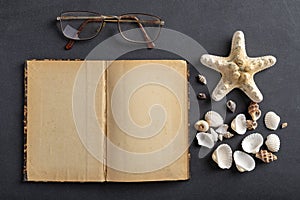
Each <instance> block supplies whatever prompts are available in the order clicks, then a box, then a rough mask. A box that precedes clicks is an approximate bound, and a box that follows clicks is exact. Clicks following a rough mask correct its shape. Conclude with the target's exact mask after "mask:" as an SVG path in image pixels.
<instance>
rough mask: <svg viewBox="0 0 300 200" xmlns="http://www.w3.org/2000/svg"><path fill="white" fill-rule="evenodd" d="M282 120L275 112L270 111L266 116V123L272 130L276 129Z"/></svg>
mask: <svg viewBox="0 0 300 200" xmlns="http://www.w3.org/2000/svg"><path fill="white" fill-rule="evenodd" d="M279 122H280V117H279V116H278V115H277V114H276V113H275V112H272V111H270V112H268V113H267V114H266V116H265V125H266V127H267V128H268V129H270V130H276V129H277V128H278V125H279Z"/></svg>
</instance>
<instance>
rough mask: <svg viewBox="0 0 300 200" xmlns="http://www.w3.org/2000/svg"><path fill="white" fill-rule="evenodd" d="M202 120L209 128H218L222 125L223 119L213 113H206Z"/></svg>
mask: <svg viewBox="0 0 300 200" xmlns="http://www.w3.org/2000/svg"><path fill="white" fill-rule="evenodd" d="M204 118H205V120H206V121H207V122H208V124H209V126H211V127H219V126H221V125H222V124H223V123H224V119H223V117H222V116H221V115H220V114H219V113H217V112H215V111H208V112H207V113H206V114H205V116H204Z"/></svg>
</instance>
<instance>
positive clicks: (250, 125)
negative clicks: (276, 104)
mask: <svg viewBox="0 0 300 200" xmlns="http://www.w3.org/2000/svg"><path fill="white" fill-rule="evenodd" d="M246 123H247V129H248V130H255V129H256V128H257V126H258V124H257V122H256V121H253V120H247V121H246Z"/></svg>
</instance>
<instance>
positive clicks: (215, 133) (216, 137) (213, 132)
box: [210, 128, 218, 142]
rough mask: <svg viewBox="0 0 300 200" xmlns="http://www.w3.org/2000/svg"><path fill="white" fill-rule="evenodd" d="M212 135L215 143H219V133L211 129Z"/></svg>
mask: <svg viewBox="0 0 300 200" xmlns="http://www.w3.org/2000/svg"><path fill="white" fill-rule="evenodd" d="M210 134H211V135H212V138H213V140H214V141H215V142H217V141H218V133H217V132H216V131H215V130H214V129H213V128H210Z"/></svg>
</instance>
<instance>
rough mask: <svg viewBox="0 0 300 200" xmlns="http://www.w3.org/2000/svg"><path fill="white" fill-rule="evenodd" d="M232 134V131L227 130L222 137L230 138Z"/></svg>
mask: <svg viewBox="0 0 300 200" xmlns="http://www.w3.org/2000/svg"><path fill="white" fill-rule="evenodd" d="M233 136H234V134H232V133H230V132H227V133H225V134H224V135H223V137H224V138H226V139H230V138H232V137H233Z"/></svg>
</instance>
